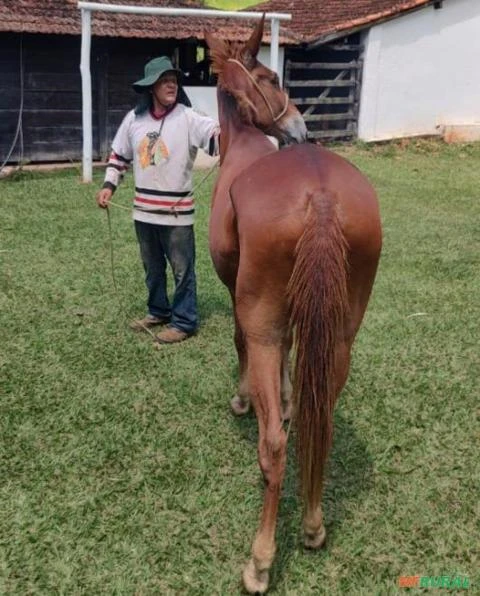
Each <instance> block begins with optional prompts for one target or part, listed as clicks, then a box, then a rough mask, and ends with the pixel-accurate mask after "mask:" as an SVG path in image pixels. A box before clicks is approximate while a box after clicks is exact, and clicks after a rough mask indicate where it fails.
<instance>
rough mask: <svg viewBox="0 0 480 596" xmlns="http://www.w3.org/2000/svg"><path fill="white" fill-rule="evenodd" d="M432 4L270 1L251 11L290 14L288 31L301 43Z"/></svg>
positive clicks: (413, 0) (419, 0) (418, 0)
mask: <svg viewBox="0 0 480 596" xmlns="http://www.w3.org/2000/svg"><path fill="white" fill-rule="evenodd" d="M429 3H431V0H269V1H267V2H262V3H261V4H258V5H256V6H255V8H254V9H252V10H262V11H265V12H286V13H291V14H292V17H293V18H292V20H291V21H290V22H289V23H288V24H287V25H286V28H287V31H285V34H286V36H287V37H290V38H292V37H293V38H294V39H296V41H297V43H298V42H312V41H315V40H316V39H319V38H321V37H323V36H326V35H329V34H332V33H336V32H340V31H348V30H351V29H354V28H356V27H360V26H363V25H368V24H370V23H374V22H376V21H379V20H382V19H387V18H390V17H394V16H396V15H398V14H401V13H402V12H405V11H408V10H412V9H414V8H419V7H421V6H423V5H426V4H429Z"/></svg>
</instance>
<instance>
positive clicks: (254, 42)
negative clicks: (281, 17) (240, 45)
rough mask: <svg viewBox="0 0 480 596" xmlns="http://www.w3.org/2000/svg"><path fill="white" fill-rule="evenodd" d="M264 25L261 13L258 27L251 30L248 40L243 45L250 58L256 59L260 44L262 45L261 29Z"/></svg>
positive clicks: (263, 17) (263, 16)
mask: <svg viewBox="0 0 480 596" xmlns="http://www.w3.org/2000/svg"><path fill="white" fill-rule="evenodd" d="M264 24H265V13H263V15H262V18H261V19H260V21H259V22H258V25H257V26H256V27H255V29H254V30H253V33H252V35H251V36H250V39H249V40H248V41H247V43H246V44H245V50H247V52H248V53H249V54H250V55H251V57H252V58H256V57H257V54H258V51H259V50H260V44H261V43H262V37H263V27H264Z"/></svg>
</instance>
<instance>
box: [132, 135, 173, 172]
mask: <svg viewBox="0 0 480 596" xmlns="http://www.w3.org/2000/svg"><path fill="white" fill-rule="evenodd" d="M137 152H138V161H139V163H140V166H141V167H142V168H143V169H145V168H148V166H159V165H161V164H162V163H163V162H165V161H167V159H168V155H169V153H168V147H167V146H166V145H165V142H164V141H163V139H162V137H161V136H160V133H159V132H147V135H146V136H145V137H144V138H143V139H142V140H141V141H140V144H139V145H138V149H137Z"/></svg>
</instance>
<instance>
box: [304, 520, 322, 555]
mask: <svg viewBox="0 0 480 596" xmlns="http://www.w3.org/2000/svg"><path fill="white" fill-rule="evenodd" d="M326 538H327V531H326V530H325V526H324V525H323V524H322V526H321V528H320V529H319V530H318V532H315V533H314V532H308V533H305V539H304V544H305V546H306V548H312V549H318V548H322V546H323V545H324V544H325V540H326Z"/></svg>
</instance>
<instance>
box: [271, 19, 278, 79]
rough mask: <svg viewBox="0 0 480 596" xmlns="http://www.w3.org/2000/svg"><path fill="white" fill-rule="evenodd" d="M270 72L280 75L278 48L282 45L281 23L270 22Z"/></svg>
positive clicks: (276, 21)
mask: <svg viewBox="0 0 480 596" xmlns="http://www.w3.org/2000/svg"><path fill="white" fill-rule="evenodd" d="M270 37H271V39H270V70H273V71H274V72H276V73H278V46H279V45H280V21H279V20H278V19H272V20H271V21H270Z"/></svg>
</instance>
